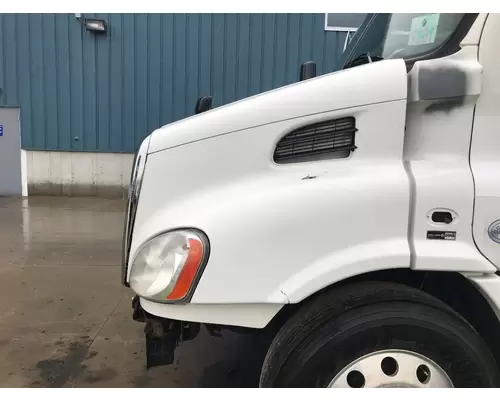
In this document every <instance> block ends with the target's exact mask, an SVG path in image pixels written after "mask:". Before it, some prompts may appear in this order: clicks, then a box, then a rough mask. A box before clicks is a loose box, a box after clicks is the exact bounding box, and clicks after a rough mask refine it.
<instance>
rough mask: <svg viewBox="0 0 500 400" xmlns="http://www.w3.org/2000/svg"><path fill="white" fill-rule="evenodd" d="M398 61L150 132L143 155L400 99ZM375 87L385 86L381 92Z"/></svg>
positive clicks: (403, 94)
mask: <svg viewBox="0 0 500 400" xmlns="http://www.w3.org/2000/svg"><path fill="white" fill-rule="evenodd" d="M403 64H404V61H403V60H386V61H378V62H374V63H371V64H366V65H361V66H358V67H354V68H351V69H347V70H342V71H338V72H333V73H330V74H327V75H322V76H320V77H317V78H314V79H309V80H307V81H303V82H298V83H295V84H292V85H288V86H284V87H281V88H279V89H275V90H272V91H269V92H265V93H262V94H259V95H256V96H252V97H249V98H247V99H244V100H240V101H237V102H234V103H231V104H229V105H226V106H223V107H218V108H215V109H213V110H211V111H208V112H205V113H203V114H199V115H194V116H192V117H189V118H186V119H183V120H180V121H178V122H175V123H172V124H169V125H166V126H163V127H161V128H159V129H157V130H155V131H154V132H153V133H152V135H151V143H150V146H149V153H155V152H158V151H162V150H165V149H168V148H172V147H176V146H180V145H183V144H187V143H191V142H196V141H199V140H204V139H208V138H211V137H214V136H219V135H226V134H228V133H232V132H236V131H241V130H244V129H248V128H253V127H256V126H261V125H266V124H271V123H275V122H279V121H283V120H288V119H293V118H299V117H303V116H306V115H311V114H320V113H324V112H329V111H334V110H340V109H343V108H350V107H356V106H364V105H370V104H375V103H377V102H380V99H384V101H394V100H401V99H404V98H406V87H404V86H402V85H401V84H397V79H395V77H398V76H400V75H401V71H402V69H403V68H402V65H403ZM380 82H385V85H383V89H382V92H381V90H380V87H381V85H380Z"/></svg>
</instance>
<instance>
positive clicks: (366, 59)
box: [342, 53, 384, 69]
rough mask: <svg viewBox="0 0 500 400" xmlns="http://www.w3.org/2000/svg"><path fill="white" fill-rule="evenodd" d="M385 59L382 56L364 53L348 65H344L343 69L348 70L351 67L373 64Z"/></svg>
mask: <svg viewBox="0 0 500 400" xmlns="http://www.w3.org/2000/svg"><path fill="white" fill-rule="evenodd" d="M383 59H384V58H383V57H380V56H370V53H362V54H360V55H359V56H357V57H355V58H353V59H352V60H351V61H349V62H348V63H347V64H344V66H343V67H342V69H347V68H351V67H357V66H358V65H362V64H368V63H372V62H374V61H381V60H383Z"/></svg>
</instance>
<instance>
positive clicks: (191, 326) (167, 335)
mask: <svg viewBox="0 0 500 400" xmlns="http://www.w3.org/2000/svg"><path fill="white" fill-rule="evenodd" d="M132 308H133V310H134V311H133V318H134V320H135V321H138V322H145V323H146V326H145V327H144V333H145V335H146V368H147V369H149V368H152V367H157V366H161V365H170V364H172V363H173V362H174V356H175V349H176V348H177V346H179V345H180V344H181V343H182V342H184V341H187V340H192V339H194V338H195V337H196V336H197V335H198V333H199V332H200V324H199V323H196V322H185V321H178V320H173V319H167V318H160V317H157V316H154V315H151V314H149V313H148V312H146V311H145V310H144V309H143V308H142V307H141V304H140V301H139V297H138V296H136V297H134V299H133V300H132Z"/></svg>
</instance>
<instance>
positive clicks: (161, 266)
mask: <svg viewBox="0 0 500 400" xmlns="http://www.w3.org/2000/svg"><path fill="white" fill-rule="evenodd" d="M205 247H206V245H205V243H204V241H203V239H202V238H201V237H200V236H199V235H198V234H197V233H196V232H194V231H190V230H178V231H172V232H167V233H164V234H162V235H159V236H157V237H155V238H153V239H151V240H150V241H149V242H148V243H146V244H145V245H144V246H143V247H142V248H141V249H140V250H139V253H138V254H137V256H136V257H135V259H134V262H133V263H132V267H131V268H132V269H131V271H130V287H131V288H132V290H134V292H136V293H137V294H138V295H139V296H141V297H145V298H149V299H153V300H160V301H176V300H182V299H184V298H185V297H186V296H187V295H188V293H189V291H190V289H191V287H192V286H193V282H194V280H195V277H196V275H197V272H198V270H199V268H200V266H201V264H202V262H203V260H204V256H205V252H206V251H207V249H206V248H205Z"/></svg>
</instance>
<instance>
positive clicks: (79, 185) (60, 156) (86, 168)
mask: <svg viewBox="0 0 500 400" xmlns="http://www.w3.org/2000/svg"><path fill="white" fill-rule="evenodd" d="M133 158H134V156H133V154H120V153H90V152H63V151H30V150H27V151H25V159H26V171H27V174H26V176H27V179H26V180H27V183H26V186H27V189H28V190H27V191H28V192H29V194H30V195H32V194H46V195H58V194H61V195H83V196H85V195H89V196H94V195H95V196H100V195H103V196H107V197H119V196H123V195H124V194H126V191H127V190H128V184H129V180H130V173H131V169H132V162H133Z"/></svg>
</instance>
